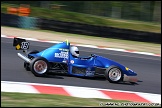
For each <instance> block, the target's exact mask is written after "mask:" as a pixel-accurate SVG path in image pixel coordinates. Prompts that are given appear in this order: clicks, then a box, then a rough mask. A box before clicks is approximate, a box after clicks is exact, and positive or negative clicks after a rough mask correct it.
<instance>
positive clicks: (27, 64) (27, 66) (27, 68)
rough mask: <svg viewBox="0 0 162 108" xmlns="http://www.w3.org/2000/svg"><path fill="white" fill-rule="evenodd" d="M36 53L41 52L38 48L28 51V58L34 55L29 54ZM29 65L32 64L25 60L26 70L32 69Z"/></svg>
mask: <svg viewBox="0 0 162 108" xmlns="http://www.w3.org/2000/svg"><path fill="white" fill-rule="evenodd" d="M35 53H39V51H37V50H32V51H28V52H27V56H28V58H30V59H32V57H31V56H29V54H35ZM29 66H30V64H29V63H27V62H26V61H25V62H24V68H25V70H26V71H30V67H29Z"/></svg>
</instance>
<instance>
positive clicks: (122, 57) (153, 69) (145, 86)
mask: <svg viewBox="0 0 162 108" xmlns="http://www.w3.org/2000/svg"><path fill="white" fill-rule="evenodd" d="M12 42H13V39H7V38H2V37H1V81H16V82H30V83H43V84H56V85H70V86H81V87H92V88H103V89H114V90H124V91H135V92H145V93H155V94H161V57H156V56H149V55H142V54H133V53H126V52H119V51H110V50H103V49H95V48H85V47H78V48H79V50H80V56H89V55H90V54H93V53H95V54H98V55H101V56H104V57H107V58H109V59H112V60H115V61H117V62H119V63H121V64H123V65H125V66H127V67H129V68H130V69H132V70H134V71H135V72H137V74H138V82H137V83H136V84H130V83H119V84H113V83H109V82H108V81H107V80H106V79H105V78H79V77H72V76H67V75H50V76H49V77H35V76H34V75H33V74H32V73H31V72H30V71H25V69H24V68H23V62H24V61H23V60H22V59H20V58H19V57H18V56H17V53H18V52H22V51H17V50H15V48H14V47H13V46H12V44H13V43H12ZM29 42H30V50H34V49H36V50H38V51H41V50H44V49H46V48H48V47H50V46H52V45H53V43H44V42H35V41H29Z"/></svg>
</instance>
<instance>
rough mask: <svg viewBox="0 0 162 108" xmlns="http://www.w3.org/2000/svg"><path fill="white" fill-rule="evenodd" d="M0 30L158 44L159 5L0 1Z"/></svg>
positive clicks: (159, 35) (129, 2)
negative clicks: (11, 28) (28, 30)
mask: <svg viewBox="0 0 162 108" xmlns="http://www.w3.org/2000/svg"><path fill="white" fill-rule="evenodd" d="M8 15H10V16H8ZM1 26H12V27H19V28H29V29H45V30H52V31H58V32H68V33H77V34H84V35H92V36H100V37H106V38H118V39H128V40H137V41H147V42H155V43H161V1H1ZM137 31H138V32H137ZM119 35H120V36H119ZM146 37H147V38H146Z"/></svg>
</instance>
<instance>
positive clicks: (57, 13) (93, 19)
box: [1, 4, 161, 33]
mask: <svg viewBox="0 0 162 108" xmlns="http://www.w3.org/2000/svg"><path fill="white" fill-rule="evenodd" d="M10 5H11V4H1V12H2V13H6V12H7V7H8V6H10ZM30 16H31V17H40V18H48V19H55V20H60V21H67V22H79V23H85V24H90V25H99V26H109V27H117V28H125V29H132V30H138V31H149V32H156V33H161V24H157V23H148V22H140V21H132V20H121V19H120V20H119V19H114V18H109V17H101V16H94V15H89V14H82V13H76V12H70V11H64V10H52V9H50V10H49V9H44V8H39V7H31V14H30Z"/></svg>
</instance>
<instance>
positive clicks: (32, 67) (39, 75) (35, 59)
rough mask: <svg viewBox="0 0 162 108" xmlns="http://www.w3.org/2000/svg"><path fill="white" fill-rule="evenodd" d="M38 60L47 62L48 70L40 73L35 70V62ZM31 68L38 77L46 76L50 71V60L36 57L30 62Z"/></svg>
mask: <svg viewBox="0 0 162 108" xmlns="http://www.w3.org/2000/svg"><path fill="white" fill-rule="evenodd" d="M38 60H43V61H44V62H45V63H46V64H47V70H46V72H44V73H42V74H39V73H37V72H35V70H34V64H35V62H36V61H38ZM30 70H31V72H32V73H33V74H34V75H35V76H38V77H41V76H45V75H46V74H47V73H48V71H49V62H48V61H47V59H45V58H43V57H36V58H34V59H32V61H31V63H30Z"/></svg>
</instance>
